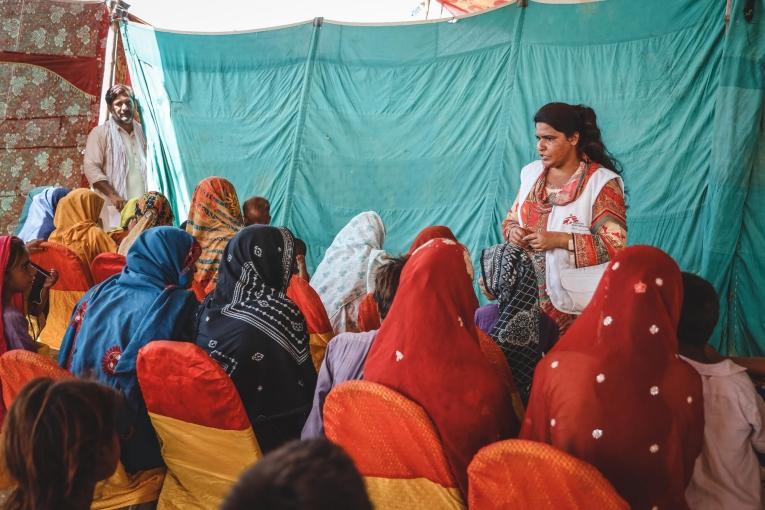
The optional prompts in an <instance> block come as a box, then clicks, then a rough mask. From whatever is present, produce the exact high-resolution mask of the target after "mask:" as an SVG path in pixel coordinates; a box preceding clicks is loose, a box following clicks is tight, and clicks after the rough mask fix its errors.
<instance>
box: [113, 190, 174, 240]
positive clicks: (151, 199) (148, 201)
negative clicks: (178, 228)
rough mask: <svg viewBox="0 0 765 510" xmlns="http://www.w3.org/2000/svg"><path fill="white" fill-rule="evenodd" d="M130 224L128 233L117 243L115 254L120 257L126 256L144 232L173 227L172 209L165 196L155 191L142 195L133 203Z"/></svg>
mask: <svg viewBox="0 0 765 510" xmlns="http://www.w3.org/2000/svg"><path fill="white" fill-rule="evenodd" d="M125 207H127V206H125ZM131 223H133V225H132V226H131V227H130V229H129V232H128V233H127V235H126V236H125V237H124V238H123V239H122V242H120V243H119V249H118V250H117V253H119V254H120V255H127V254H128V251H129V250H130V247H131V246H133V243H134V242H135V240H136V239H137V238H138V236H140V235H141V234H142V233H143V232H144V231H146V230H148V229H150V228H152V227H162V226H168V227H169V226H172V225H173V209H172V208H171V207H170V201H169V200H167V198H166V197H165V195H163V194H162V193H158V192H156V191H149V192H148V193H144V194H143V195H141V196H140V197H139V198H138V199H137V200H136V201H135V205H134V212H133V215H132V220H131Z"/></svg>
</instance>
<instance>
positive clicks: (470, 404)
mask: <svg viewBox="0 0 765 510" xmlns="http://www.w3.org/2000/svg"><path fill="white" fill-rule="evenodd" d="M477 307H478V301H477V300H476V297H475V294H474V293H473V286H472V266H471V265H470V262H469V259H468V258H467V255H466V252H465V249H464V248H463V247H462V246H461V245H459V244H457V243H456V242H454V241H451V240H446V239H436V240H433V241H430V242H429V243H427V244H425V245H423V246H422V247H420V248H419V249H417V250H416V251H415V252H414V253H413V254H412V256H411V258H410V260H409V261H408V262H407V263H406V265H405V266H404V269H403V271H402V274H401V281H400V283H399V288H398V292H397V293H396V298H395V299H394V300H393V304H392V306H391V309H390V312H389V314H388V316H387V318H386V319H385V321H384V322H383V325H382V327H381V328H380V331H379V332H378V334H377V337H376V338H375V341H374V343H373V344H372V348H371V350H370V352H369V356H368V357H367V361H366V364H365V367H364V379H366V380H369V381H373V382H377V383H380V384H384V385H386V386H388V387H390V388H392V389H394V390H396V391H398V392H399V393H401V394H403V395H404V396H406V397H407V398H410V399H412V400H414V401H415V402H417V403H418V404H419V405H421V406H422V407H423V408H424V409H425V411H426V412H427V413H428V415H429V416H430V418H431V419H432V420H433V423H434V424H435V426H436V429H437V430H438V432H439V435H440V437H441V441H442V443H443V446H444V451H445V452H446V456H447V459H448V461H449V464H450V468H451V470H452V472H453V473H454V475H455V478H456V479H457V482H458V484H459V485H460V488H461V490H462V491H463V492H464V493H467V492H466V489H467V466H468V464H469V463H470V461H471V459H472V458H473V455H474V454H475V453H476V452H477V451H478V450H479V449H480V448H481V447H483V446H485V445H487V444H489V443H492V442H495V441H498V440H500V439H503V438H507V437H510V436H511V435H513V434H514V432H515V431H516V430H517V422H516V421H515V418H514V415H513V410H512V402H511V397H510V393H509V391H508V389H507V388H508V387H507V382H506V381H502V380H501V378H500V377H499V375H497V373H496V372H495V371H494V370H493V369H492V368H491V365H490V364H489V362H488V361H487V360H486V358H485V356H484V355H483V354H482V352H481V348H480V346H479V340H478V328H477V327H476V326H475V323H474V322H473V314H474V312H475V310H476V308H477Z"/></svg>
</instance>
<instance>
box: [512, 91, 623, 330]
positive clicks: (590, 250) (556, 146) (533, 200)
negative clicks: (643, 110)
mask: <svg viewBox="0 0 765 510" xmlns="http://www.w3.org/2000/svg"><path fill="white" fill-rule="evenodd" d="M534 122H535V124H536V139H537V153H539V157H540V159H538V160H537V161H534V162H533V163H530V164H528V165H526V166H525V167H523V169H522V170H521V185H520V188H519V190H518V196H517V197H516V199H515V202H514V203H513V206H512V208H510V211H509V212H508V213H507V216H506V218H505V220H504V221H503V222H502V233H503V236H504V238H505V240H506V241H508V242H510V243H514V244H517V245H519V246H521V247H522V248H524V249H525V250H527V251H528V252H529V253H530V254H531V255H532V260H533V261H534V268H535V269H536V273H537V282H538V285H539V298H540V305H541V307H542V309H543V310H544V311H545V313H547V314H548V315H549V316H550V317H552V318H553V319H554V320H555V322H556V323H557V325H558V328H559V329H560V332H561V334H562V333H564V332H565V331H566V329H568V326H569V325H570V324H571V322H573V320H574V319H575V318H576V316H577V315H578V314H579V313H581V311H582V309H583V308H584V306H586V304H587V302H588V301H589V298H590V296H591V295H592V292H593V291H594V290H595V287H596V286H597V282H598V280H599V279H600V275H601V274H602V272H603V269H604V268H605V265H606V264H607V263H608V261H609V260H611V258H612V257H613V256H614V254H615V253H616V252H617V251H619V250H621V249H622V248H624V246H625V245H626V243H627V222H626V208H625V204H624V183H623V181H622V179H621V177H620V175H619V169H618V167H617V164H616V162H615V161H614V158H613V157H612V156H611V154H610V153H609V152H608V150H607V149H606V147H605V145H604V144H603V141H602V140H601V136H600V128H598V124H597V120H596V117H595V112H594V111H593V109H592V108H589V107H587V106H584V105H570V104H566V103H549V104H546V105H545V106H543V107H542V108H540V109H539V111H538V112H537V113H536V115H534Z"/></svg>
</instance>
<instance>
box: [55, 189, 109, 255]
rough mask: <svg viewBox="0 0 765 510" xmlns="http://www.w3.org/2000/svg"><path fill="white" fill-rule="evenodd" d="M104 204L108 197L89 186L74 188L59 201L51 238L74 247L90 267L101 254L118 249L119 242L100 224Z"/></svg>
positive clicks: (68, 246) (71, 248)
mask: <svg viewBox="0 0 765 510" xmlns="http://www.w3.org/2000/svg"><path fill="white" fill-rule="evenodd" d="M103 205H104V199H103V198H101V197H100V196H98V195H97V194H96V193H94V192H93V191H91V190H89V189H84V188H78V189H75V190H72V191H70V192H69V193H68V194H67V195H66V196H65V197H63V198H62V199H61V200H59V202H58V206H57V207H56V215H55V216H54V217H53V225H54V226H55V230H53V232H52V233H51V235H50V237H48V240H49V241H51V242H54V243H58V244H61V245H63V246H66V247H67V248H69V249H70V250H72V251H73V252H74V253H75V254H77V256H78V257H80V259H81V260H82V262H83V263H84V264H85V265H86V266H88V267H90V263H91V262H93V259H94V258H96V255H98V254H99V253H104V252H107V251H117V245H116V244H115V242H114V241H113V240H112V238H111V237H109V235H108V234H107V233H106V232H104V231H103V230H102V229H101V227H100V226H99V215H100V214H101V208H102V207H103Z"/></svg>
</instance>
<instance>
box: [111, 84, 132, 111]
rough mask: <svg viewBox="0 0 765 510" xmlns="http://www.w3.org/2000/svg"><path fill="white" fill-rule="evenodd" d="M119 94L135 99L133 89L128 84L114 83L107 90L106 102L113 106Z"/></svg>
mask: <svg viewBox="0 0 765 510" xmlns="http://www.w3.org/2000/svg"><path fill="white" fill-rule="evenodd" d="M117 96H127V97H129V98H130V99H135V96H134V95H133V89H132V88H130V87H129V86H128V85H123V84H122V83H117V84H115V85H112V86H111V88H109V90H107V91H106V97H105V99H106V104H108V105H109V106H111V105H112V103H113V102H114V100H115V99H117Z"/></svg>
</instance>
